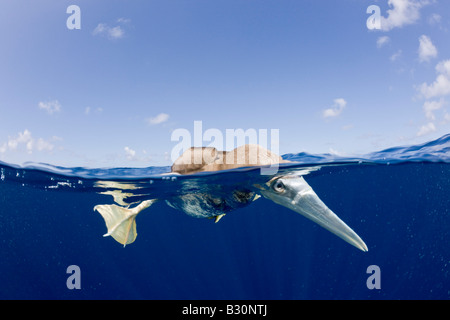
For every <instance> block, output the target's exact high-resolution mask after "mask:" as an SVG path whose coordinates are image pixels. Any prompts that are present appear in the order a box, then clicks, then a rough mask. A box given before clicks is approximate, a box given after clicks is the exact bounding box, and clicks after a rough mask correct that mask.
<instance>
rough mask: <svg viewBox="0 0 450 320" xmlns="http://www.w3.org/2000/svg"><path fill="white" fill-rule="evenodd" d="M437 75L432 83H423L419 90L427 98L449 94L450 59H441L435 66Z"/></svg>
mask: <svg viewBox="0 0 450 320" xmlns="http://www.w3.org/2000/svg"><path fill="white" fill-rule="evenodd" d="M436 72H437V74H438V76H437V77H436V80H435V81H434V82H433V83H432V84H429V85H428V84H427V83H423V84H422V85H421V86H420V87H419V91H420V93H421V94H422V96H424V97H425V98H427V99H430V98H434V97H440V96H445V95H448V94H450V60H445V61H441V62H439V63H438V64H437V66H436Z"/></svg>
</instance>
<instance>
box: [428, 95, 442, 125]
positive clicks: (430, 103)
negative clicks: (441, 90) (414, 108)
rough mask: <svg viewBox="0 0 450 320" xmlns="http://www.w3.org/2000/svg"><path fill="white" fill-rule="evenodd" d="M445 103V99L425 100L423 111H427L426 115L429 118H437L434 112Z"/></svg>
mask: <svg viewBox="0 0 450 320" xmlns="http://www.w3.org/2000/svg"><path fill="white" fill-rule="evenodd" d="M444 105H445V100H444V99H440V100H437V101H435V100H433V101H425V103H424V104H423V111H424V112H425V117H426V118H427V119H428V120H432V121H434V120H436V116H435V115H434V112H435V111H437V110H439V109H441V108H442V107H443V106H444Z"/></svg>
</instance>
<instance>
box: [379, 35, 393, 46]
mask: <svg viewBox="0 0 450 320" xmlns="http://www.w3.org/2000/svg"><path fill="white" fill-rule="evenodd" d="M390 40H391V38H389V37H388V36H382V37H379V38H378V39H377V48H381V47H383V46H384V45H385V44H387V43H388V42H389V41H390Z"/></svg>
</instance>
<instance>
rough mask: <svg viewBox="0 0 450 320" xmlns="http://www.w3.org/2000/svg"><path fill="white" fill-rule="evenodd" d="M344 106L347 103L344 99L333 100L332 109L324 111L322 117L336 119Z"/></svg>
mask: <svg viewBox="0 0 450 320" xmlns="http://www.w3.org/2000/svg"><path fill="white" fill-rule="evenodd" d="M346 105H347V101H345V100H344V99H342V98H338V99H334V104H333V107H331V108H328V109H325V110H324V111H323V113H322V115H323V117H324V118H330V117H337V116H338V115H340V114H341V113H342V111H343V110H344V108H345V106H346Z"/></svg>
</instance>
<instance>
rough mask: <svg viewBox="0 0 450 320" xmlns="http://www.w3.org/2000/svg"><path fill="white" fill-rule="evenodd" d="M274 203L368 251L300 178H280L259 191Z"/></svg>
mask: <svg viewBox="0 0 450 320" xmlns="http://www.w3.org/2000/svg"><path fill="white" fill-rule="evenodd" d="M260 192H261V194H262V195H263V196H264V197H265V198H267V199H270V200H272V201H274V202H275V203H278V204H280V205H282V206H284V207H286V208H289V209H291V210H293V211H295V212H298V213H300V214H301V215H303V216H305V217H306V218H308V219H310V220H312V221H314V222H316V223H318V224H319V225H320V226H322V227H324V228H325V229H327V230H328V231H330V232H332V233H334V234H335V235H337V236H338V237H340V238H341V239H343V240H345V241H347V242H348V243H350V244H352V245H354V246H355V247H357V248H358V249H360V250H362V251H368V249H367V246H366V244H365V243H364V241H362V240H361V238H360V237H359V236H358V235H357V234H356V233H355V232H354V231H353V230H352V229H351V228H350V227H349V226H347V225H346V224H345V222H343V221H342V220H341V219H339V217H338V216H337V215H336V214H335V213H334V212H333V211H331V210H330V209H328V207H327V206H326V205H325V204H324V203H323V202H322V201H321V200H320V199H319V197H318V196H317V194H316V193H315V192H314V191H313V189H312V188H311V187H310V186H309V185H308V183H306V181H305V179H303V177H301V176H281V177H276V178H274V179H272V180H271V181H269V182H268V183H267V185H266V186H264V188H263V189H262V190H261V191H260Z"/></svg>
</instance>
